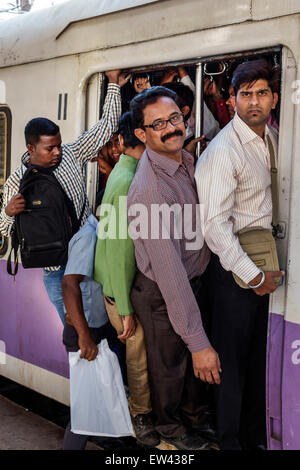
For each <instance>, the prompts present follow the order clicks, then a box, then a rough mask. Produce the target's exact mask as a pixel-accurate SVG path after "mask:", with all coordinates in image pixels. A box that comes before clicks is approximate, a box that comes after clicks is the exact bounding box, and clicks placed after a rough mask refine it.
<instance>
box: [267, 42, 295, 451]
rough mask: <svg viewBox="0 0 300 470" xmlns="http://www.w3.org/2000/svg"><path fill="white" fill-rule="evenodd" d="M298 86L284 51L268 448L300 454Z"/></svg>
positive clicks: (292, 63) (269, 352)
mask: <svg viewBox="0 0 300 470" xmlns="http://www.w3.org/2000/svg"><path fill="white" fill-rule="evenodd" d="M299 83H300V81H299V80H298V81H296V63H295V59H294V57H293V55H292V53H291V51H290V50H288V49H287V48H283V49H282V75H281V103H280V126H279V129H280V131H279V154H278V183H279V220H280V227H281V232H280V233H279V234H278V237H277V247H278V252H279V262H280V268H281V269H284V270H285V271H286V276H285V278H284V281H283V283H282V285H281V286H279V288H278V289H277V290H276V291H275V293H274V294H272V296H271V299H270V317H269V331H268V350H267V431H268V447H269V449H274V450H280V449H287V450H292V449H293V450H295V449H300V393H299V390H300V302H299V295H300V281H299V278H300V250H299V240H300V210H299V201H300V197H299V196H300V164H299V163H300V162H299V161H297V160H299V159H300V153H299V148H300V147H299V146H300V143H299V135H298V136H297V132H296V129H297V127H298V129H299V122H298V126H297V121H299V116H300V113H299V110H298V108H299V106H296V104H298V103H297V101H298V102H299V104H300V93H299V92H298V90H297V88H298V89H299ZM298 134H299V131H298ZM297 140H298V142H297ZM297 149H298V150H297Z"/></svg>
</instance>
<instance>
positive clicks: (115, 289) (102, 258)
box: [94, 112, 160, 447]
mask: <svg viewBox="0 0 300 470" xmlns="http://www.w3.org/2000/svg"><path fill="white" fill-rule="evenodd" d="M119 139H120V144H121V147H123V149H124V153H123V154H122V155H121V157H120V160H119V162H118V163H117V164H116V166H115V167H114V169H113V171H112V172H111V174H110V176H109V178H108V181H107V184H106V188H105V192H104V196H103V199H102V202H101V208H100V221H99V225H98V240H97V245H96V253H95V270H94V278H95V281H97V282H99V283H100V284H101V285H102V286H103V294H104V296H105V297H104V301H105V306H106V310H107V313H108V317H109V320H110V322H111V324H112V325H113V327H114V328H115V329H116V331H117V333H118V338H119V339H120V340H121V341H124V342H125V343H126V364H127V377H128V388H129V395H130V398H129V407H130V414H131V417H132V422H133V426H134V430H135V434H136V439H137V441H138V442H139V443H141V444H142V445H144V446H147V447H155V446H157V445H158V444H159V442H160V439H159V436H158V433H157V432H156V431H155V429H154V427H153V424H152V419H151V415H150V413H151V411H152V408H151V402H150V389H149V383H148V371H147V357H146V349H145V342H144V331H143V328H142V326H141V324H140V322H139V321H138V319H137V318H136V317H135V315H134V310H133V307H132V305H131V301H130V291H131V286H132V283H133V280H134V277H135V274H136V263H135V254H134V245H133V242H132V240H131V238H130V237H129V235H128V222H127V204H126V199H127V194H128V191H129V188H130V185H131V182H132V180H133V177H134V175H135V171H136V168H137V164H138V161H139V159H140V157H141V156H142V153H143V152H144V150H145V147H144V145H143V144H142V143H141V142H140V141H139V140H138V139H137V138H136V137H135V135H134V128H133V125H132V119H131V114H130V113H129V112H128V113H125V114H124V115H123V116H122V117H121V119H120V123H119Z"/></svg>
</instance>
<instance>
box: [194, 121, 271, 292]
mask: <svg viewBox="0 0 300 470" xmlns="http://www.w3.org/2000/svg"><path fill="white" fill-rule="evenodd" d="M267 135H269V137H270V139H271V141H272V143H273V147H274V152H275V158H277V131H276V130H275V129H274V128H271V127H268V126H266V129H265V135H264V139H262V138H261V137H259V136H258V135H257V134H256V133H255V132H254V131H252V129H250V127H249V126H248V125H247V124H246V123H245V122H244V121H243V120H242V119H241V118H240V117H239V116H238V114H237V113H236V114H235V117H234V118H233V120H232V121H231V122H230V123H229V124H227V126H226V127H224V129H222V130H221V132H219V134H218V135H217V136H216V137H215V138H214V139H213V141H212V142H211V143H210V144H209V146H208V147H207V149H206V150H205V151H204V152H203V153H202V155H201V157H200V159H199V161H198V162H197V165H196V171H195V180H196V184H197V189H198V196H199V201H200V204H201V215H202V220H203V222H204V223H203V225H202V227H203V230H204V236H205V240H206V242H207V244H208V246H209V248H210V249H211V251H212V252H213V253H215V254H217V255H218V256H219V258H220V263H221V265H222V266H223V268H224V269H225V270H227V271H232V272H234V273H235V274H237V275H238V276H239V277H240V278H241V279H242V280H243V281H244V282H246V283H249V282H250V281H251V280H252V279H254V278H255V277H256V276H257V275H258V274H259V272H260V270H259V268H258V267H257V266H256V265H255V264H254V263H253V262H252V260H251V259H250V258H249V257H248V256H247V254H246V253H245V252H244V251H243V249H242V248H241V246H240V244H239V241H238V238H237V236H236V233H237V232H238V231H239V230H241V229H243V228H246V227H254V226H260V227H263V228H266V229H271V222H272V194H271V176H270V154H269V149H268V145H267Z"/></svg>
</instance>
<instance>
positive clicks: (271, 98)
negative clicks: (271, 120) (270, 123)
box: [235, 79, 278, 128]
mask: <svg viewBox="0 0 300 470" xmlns="http://www.w3.org/2000/svg"><path fill="white" fill-rule="evenodd" d="M277 101H278V95H277V93H272V91H271V88H270V87H269V84H268V82H267V80H263V79H259V80H257V81H256V82H254V83H244V84H242V86H241V87H240V89H239V91H238V93H237V95H236V97H235V105H236V111H237V113H238V115H239V116H240V118H241V119H242V120H243V121H244V122H245V123H246V124H247V125H248V126H249V127H251V128H256V127H260V126H262V125H265V124H266V123H267V120H268V117H269V114H270V112H271V109H274V108H275V106H276V104H277Z"/></svg>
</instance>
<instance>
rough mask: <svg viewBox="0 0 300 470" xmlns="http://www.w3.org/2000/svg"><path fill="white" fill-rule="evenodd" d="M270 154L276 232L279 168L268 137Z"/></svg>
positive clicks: (273, 214) (273, 219)
mask: <svg viewBox="0 0 300 470" xmlns="http://www.w3.org/2000/svg"><path fill="white" fill-rule="evenodd" d="M267 141H268V147H269V153H270V162H271V192H272V226H273V228H274V229H275V231H276V227H277V226H278V185H277V173H278V171H277V167H276V160H275V152H274V147H273V144H272V141H271V139H270V137H269V136H268V135H267Z"/></svg>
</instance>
